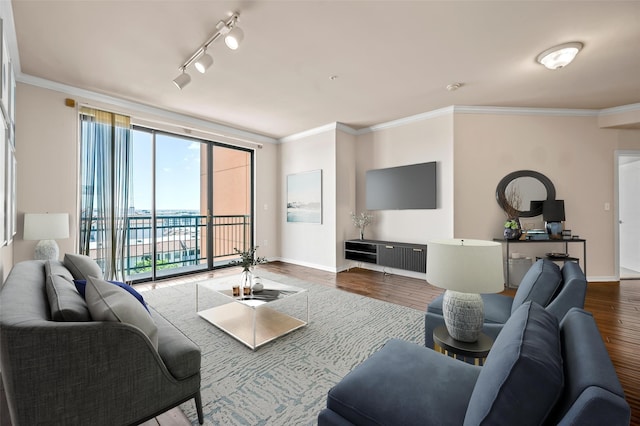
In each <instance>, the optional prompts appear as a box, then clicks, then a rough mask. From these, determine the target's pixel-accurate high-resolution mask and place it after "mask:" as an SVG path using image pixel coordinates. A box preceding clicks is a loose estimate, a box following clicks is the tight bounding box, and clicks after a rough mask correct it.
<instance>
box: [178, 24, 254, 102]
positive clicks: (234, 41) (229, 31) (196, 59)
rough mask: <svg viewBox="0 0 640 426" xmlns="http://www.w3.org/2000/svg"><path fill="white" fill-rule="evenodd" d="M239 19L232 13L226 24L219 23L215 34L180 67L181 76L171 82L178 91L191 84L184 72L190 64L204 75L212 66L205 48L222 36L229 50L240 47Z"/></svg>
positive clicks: (241, 33)
mask: <svg viewBox="0 0 640 426" xmlns="http://www.w3.org/2000/svg"><path fill="white" fill-rule="evenodd" d="M239 17H240V13H239V12H234V13H233V14H232V15H231V17H230V18H229V19H228V20H227V21H226V22H225V21H219V22H218V23H217V24H216V32H215V33H214V34H213V35H212V36H211V37H209V39H208V40H207V41H205V42H204V43H203V44H202V46H200V47H199V48H198V49H197V50H196V51H195V52H193V54H192V55H191V56H190V57H189V59H187V60H186V61H185V62H184V63H183V64H182V65H181V66H180V68H179V69H180V71H182V74H180V75H179V76H178V77H176V78H175V79H174V80H173V82H174V84H175V85H176V86H178V89H183V88H184V87H185V86H186V85H187V84H189V82H191V76H190V75H189V74H187V72H186V70H187V67H189V66H190V65H191V64H194V66H195V68H196V69H197V70H198V71H200V72H201V73H205V72H206V71H207V69H208V68H209V67H211V65H213V58H212V57H211V55H209V54H208V53H207V48H208V47H209V45H211V44H212V43H213V42H214V41H216V40H217V39H219V38H220V37H221V36H224V42H225V44H226V45H227V46H228V47H229V49H231V50H236V49H237V48H238V47H239V46H240V43H242V39H243V38H244V32H243V31H242V29H240V27H238V26H237V23H238V18H239Z"/></svg>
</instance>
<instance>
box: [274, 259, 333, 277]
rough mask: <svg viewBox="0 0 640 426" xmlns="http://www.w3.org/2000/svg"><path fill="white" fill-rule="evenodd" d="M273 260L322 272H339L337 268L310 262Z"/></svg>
mask: <svg viewBox="0 0 640 426" xmlns="http://www.w3.org/2000/svg"><path fill="white" fill-rule="evenodd" d="M271 260H279V261H280V262H285V263H291V264H293V265H298V266H305V267H307V268H313V269H319V270H321V271H326V272H333V273H337V272H338V270H337V269H336V268H331V267H329V266H325V265H318V264H316V263H310V262H301V261H299V260H295V259H287V258H284V257H278V258H271Z"/></svg>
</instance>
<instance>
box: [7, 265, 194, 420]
mask: <svg viewBox="0 0 640 426" xmlns="http://www.w3.org/2000/svg"><path fill="white" fill-rule="evenodd" d="M87 259H88V258H87ZM85 260H86V259H83V258H82V257H81V256H78V255H72V256H68V257H65V261H64V263H63V262H58V261H51V262H48V263H47V262H43V261H35V260H34V261H25V262H20V263H18V264H16V265H15V266H14V267H13V269H12V270H11V272H10V274H9V276H8V278H7V280H6V281H5V283H4V284H3V286H2V288H1V289H0V367H1V370H0V371H1V374H2V380H3V383H4V389H5V391H6V395H7V401H8V405H9V411H10V415H11V420H12V423H13V425H14V426H19V425H36V424H37V425H62V424H64V425H109V426H113V425H128V424H138V423H142V422H144V421H146V420H148V419H150V418H153V417H155V416H157V415H158V414H161V413H163V412H165V411H167V410H168V409H170V408H173V407H175V406H177V405H179V404H181V403H183V402H186V401H188V400H190V399H195V404H196V409H197V413H198V420H199V422H200V424H202V423H203V415H202V403H201V399H200V360H201V354H200V348H199V347H198V346H197V345H196V344H195V343H193V342H192V341H191V340H189V339H188V338H187V337H186V336H185V335H184V334H182V332H180V331H179V330H178V329H176V328H175V327H174V326H173V325H172V324H171V323H169V322H168V321H167V320H165V319H164V318H163V317H162V316H160V315H159V314H158V313H157V312H155V311H154V310H153V309H152V308H148V312H147V310H145V308H144V307H143V304H140V303H139V302H138V301H137V300H135V299H134V298H133V297H129V299H130V300H126V301H124V302H126V304H125V305H121V306H120V307H122V306H124V311H123V310H120V313H117V312H118V309H119V307H117V306H116V307H114V308H113V309H114V310H113V312H116V313H117V315H120V316H122V318H124V319H121V320H115V319H113V318H110V319H109V318H108V319H106V320H104V319H103V320H95V319H94V318H92V316H93V315H97V314H96V311H95V309H94V308H93V307H91V306H88V305H87V304H88V303H89V301H90V296H89V292H90V290H89V284H87V290H86V291H87V299H86V300H87V301H86V302H85V299H83V298H82V297H81V296H80V294H79V293H78V291H77V290H76V287H75V285H74V282H73V279H74V278H75V279H81V278H84V279H87V278H88V277H86V276H82V275H83V269H84V270H85V271H86V266H87V265H88V263H87V262H85ZM83 264H84V266H83ZM65 265H66V266H67V267H65ZM96 267H97V265H96ZM89 269H91V267H90V268H89ZM98 271H99V268H98ZM84 273H87V272H84ZM92 275H96V273H92ZM90 280H92V282H93V280H94V278H90ZM95 280H96V281H99V280H98V279H97V278H96V279H95ZM100 285H101V286H102V287H98V285H97V284H96V287H95V288H99V289H102V290H105V288H106V291H105V292H103V293H100V294H99V295H105V300H107V299H108V300H110V301H112V300H114V299H113V297H114V296H117V297H120V299H118V300H119V301H120V300H124V299H126V297H121V294H120V293H117V292H118V291H120V290H117V291H116V290H115V287H116V286H115V285H112V284H109V283H106V282H102V284H100ZM105 286H110V287H109V288H107V287H105ZM95 288H94V287H92V288H91V291H92V292H94V293H95ZM111 288H114V290H113V291H112V290H111ZM122 291H124V290H122ZM109 292H111V293H109ZM94 293H92V296H91V297H94ZM108 293H109V294H108ZM92 300H93V299H92ZM131 301H133V302H131ZM129 303H135V304H136V306H130V305H128V304H129ZM114 305H115V303H114ZM136 309H137V310H138V311H140V312H142V314H140V312H138V311H136ZM133 312H138V314H140V315H141V316H142V317H144V316H145V315H146V316H147V318H144V320H145V321H147V322H149V323H150V324H151V325H152V326H153V329H154V330H153V333H152V334H151V336H152V338H150V334H149V333H148V330H144V331H143V329H144V327H142V328H140V327H137V326H135V325H132V324H130V323H127V322H126V321H127V319H126V317H127V315H133V314H132V313H133ZM121 314H123V315H121ZM101 319H102V318H101Z"/></svg>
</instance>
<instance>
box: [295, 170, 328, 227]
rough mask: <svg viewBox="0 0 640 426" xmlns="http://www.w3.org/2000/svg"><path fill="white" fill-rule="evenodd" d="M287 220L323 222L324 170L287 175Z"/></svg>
mask: <svg viewBox="0 0 640 426" xmlns="http://www.w3.org/2000/svg"><path fill="white" fill-rule="evenodd" d="M287 222H297V223H322V170H313V171H310V172H303V173H296V174H292V175H288V176H287Z"/></svg>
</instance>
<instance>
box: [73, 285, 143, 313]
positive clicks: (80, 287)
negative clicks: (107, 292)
mask: <svg viewBox="0 0 640 426" xmlns="http://www.w3.org/2000/svg"><path fill="white" fill-rule="evenodd" d="M107 282H109V283H111V284H115V285H117V286H118V287H120V288H122V289H124V290H126V291H128V292H129V293H130V294H131V295H132V296H133V297H135V298H136V299H138V302H140V303H142V306H144V308H145V309H146V310H147V312H149V308H148V307H147V303H146V302H145V301H144V298H143V297H142V295H141V294H140V293H138V292H137V291H136V290H135V289H134V288H133V287H131V286H130V285H128V284H125V283H121V282H119V281H107ZM73 283H74V284H75V285H76V289H78V293H80V295H81V296H82V297H85V289H86V287H87V280H73Z"/></svg>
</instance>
